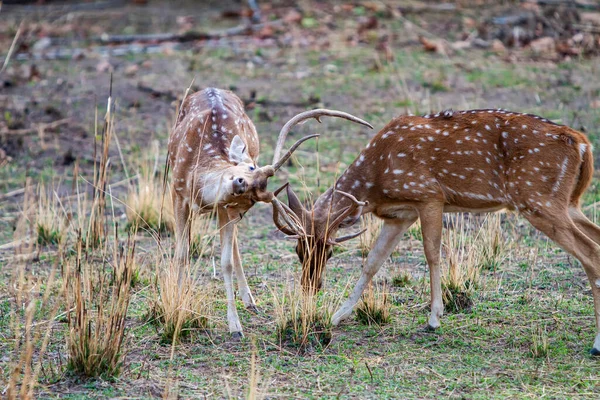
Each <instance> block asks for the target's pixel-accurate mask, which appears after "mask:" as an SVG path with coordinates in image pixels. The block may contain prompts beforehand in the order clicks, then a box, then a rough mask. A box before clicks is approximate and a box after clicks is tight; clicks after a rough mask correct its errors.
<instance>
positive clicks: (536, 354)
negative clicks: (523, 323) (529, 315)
mask: <svg viewBox="0 0 600 400" xmlns="http://www.w3.org/2000/svg"><path fill="white" fill-rule="evenodd" d="M529 352H530V353H531V356H532V357H533V358H547V357H548V353H549V347H548V332H547V330H546V327H542V326H539V325H536V326H535V328H534V330H533V332H532V335H531V343H530V345H529Z"/></svg>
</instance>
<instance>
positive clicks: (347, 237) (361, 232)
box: [328, 228, 367, 245]
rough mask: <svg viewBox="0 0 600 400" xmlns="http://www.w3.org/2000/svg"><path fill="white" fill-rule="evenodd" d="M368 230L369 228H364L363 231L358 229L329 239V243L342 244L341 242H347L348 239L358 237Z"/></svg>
mask: <svg viewBox="0 0 600 400" xmlns="http://www.w3.org/2000/svg"><path fill="white" fill-rule="evenodd" d="M366 231H367V228H365V229H363V230H362V231H358V232H356V233H351V234H349V235H346V236H341V237H339V238H335V239H331V240H328V243H329V244H333V245H336V244H340V243H343V242H345V241H346V240H350V239H354V238H355V237H358V236H360V235H362V234H363V233H365V232H366Z"/></svg>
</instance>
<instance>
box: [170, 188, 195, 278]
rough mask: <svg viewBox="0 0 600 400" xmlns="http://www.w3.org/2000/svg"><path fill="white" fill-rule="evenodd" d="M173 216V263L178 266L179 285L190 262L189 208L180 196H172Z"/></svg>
mask: <svg viewBox="0 0 600 400" xmlns="http://www.w3.org/2000/svg"><path fill="white" fill-rule="evenodd" d="M173 212H174V214H175V215H174V216H175V263H176V264H177V265H178V266H179V275H178V282H179V284H180V285H181V283H182V281H183V279H184V277H185V275H186V273H187V271H186V269H187V267H188V265H189V260H190V226H191V214H190V206H189V204H188V202H186V201H185V200H184V199H183V198H181V197H180V196H178V195H176V194H174V195H173Z"/></svg>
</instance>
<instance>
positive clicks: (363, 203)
mask: <svg viewBox="0 0 600 400" xmlns="http://www.w3.org/2000/svg"><path fill="white" fill-rule="evenodd" d="M335 193H339V194H341V195H342V196H345V197H347V198H349V199H350V200H352V201H353V202H354V203H355V204H356V205H357V206H366V205H367V204H369V202H368V201H360V200H358V199H357V198H356V197H354V196H353V195H351V194H350V193H346V192H342V191H341V190H336V191H335Z"/></svg>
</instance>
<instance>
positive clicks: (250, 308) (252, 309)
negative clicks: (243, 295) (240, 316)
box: [246, 304, 258, 314]
mask: <svg viewBox="0 0 600 400" xmlns="http://www.w3.org/2000/svg"><path fill="white" fill-rule="evenodd" d="M246 310H248V311H250V312H251V313H252V314H258V307H256V304H250V305H247V306H246Z"/></svg>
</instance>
